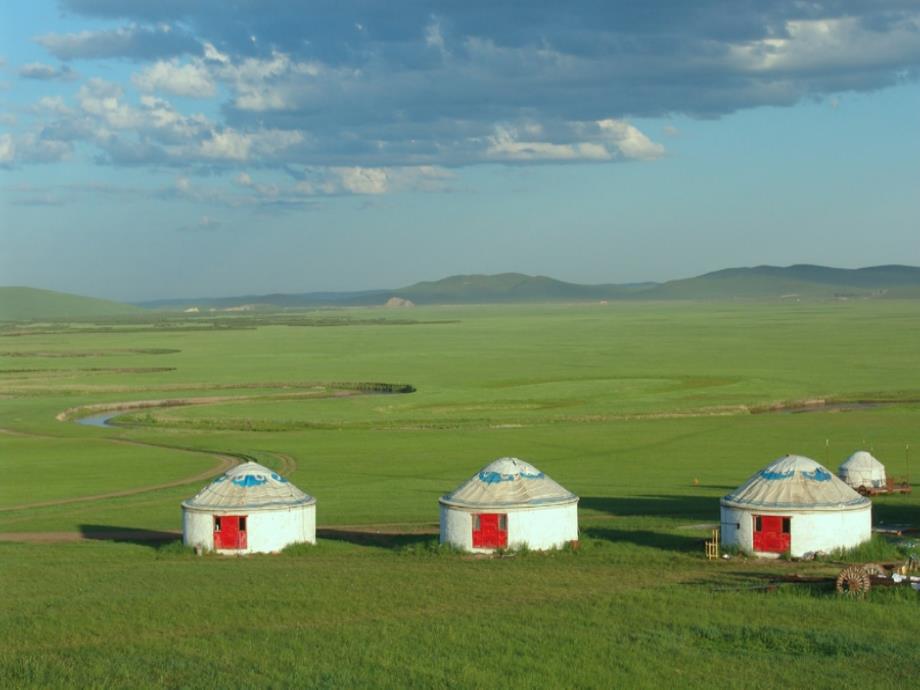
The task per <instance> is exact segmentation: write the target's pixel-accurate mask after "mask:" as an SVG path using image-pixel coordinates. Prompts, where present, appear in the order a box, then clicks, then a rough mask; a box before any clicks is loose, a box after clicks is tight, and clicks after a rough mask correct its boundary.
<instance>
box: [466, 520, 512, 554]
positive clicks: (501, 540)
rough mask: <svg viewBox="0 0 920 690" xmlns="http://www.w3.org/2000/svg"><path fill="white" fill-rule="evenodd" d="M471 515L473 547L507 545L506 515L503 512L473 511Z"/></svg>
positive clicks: (483, 547)
mask: <svg viewBox="0 0 920 690" xmlns="http://www.w3.org/2000/svg"><path fill="white" fill-rule="evenodd" d="M472 517H473V548H474V549H500V548H502V547H505V546H508V516H507V515H506V514H505V513H474V514H473V516H472Z"/></svg>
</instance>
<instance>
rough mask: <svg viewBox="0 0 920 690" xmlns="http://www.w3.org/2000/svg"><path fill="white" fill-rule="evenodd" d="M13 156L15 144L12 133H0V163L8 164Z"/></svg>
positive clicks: (14, 154)
mask: <svg viewBox="0 0 920 690" xmlns="http://www.w3.org/2000/svg"><path fill="white" fill-rule="evenodd" d="M15 157H16V144H15V143H14V142H13V135H12V134H8V133H4V134H0V165H9V164H10V163H12V162H13V159H14V158H15Z"/></svg>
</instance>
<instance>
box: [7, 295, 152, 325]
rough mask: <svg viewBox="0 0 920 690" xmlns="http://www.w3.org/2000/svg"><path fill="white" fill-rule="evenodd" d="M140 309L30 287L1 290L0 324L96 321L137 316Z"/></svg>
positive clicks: (140, 311)
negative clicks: (88, 319)
mask: <svg viewBox="0 0 920 690" xmlns="http://www.w3.org/2000/svg"><path fill="white" fill-rule="evenodd" d="M140 313H143V311H142V310H141V309H140V308H139V307H134V306H131V305H129V304H121V303H119V302H112V301H110V300H104V299H95V298H93V297H81V296H79V295H71V294H69V293H66V292H55V291H54V290H39V289H37V288H30V287H0V321H37V320H42V319H68V318H71V319H72V318H98V317H102V316H126V315H130V314H140Z"/></svg>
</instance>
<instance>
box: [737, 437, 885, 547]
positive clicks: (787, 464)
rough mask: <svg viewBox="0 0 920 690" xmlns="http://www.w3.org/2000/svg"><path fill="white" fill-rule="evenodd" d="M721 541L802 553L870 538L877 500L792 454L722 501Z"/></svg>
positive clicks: (754, 477)
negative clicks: (860, 493)
mask: <svg viewBox="0 0 920 690" xmlns="http://www.w3.org/2000/svg"><path fill="white" fill-rule="evenodd" d="M721 505H722V545H723V546H738V547H740V548H741V549H742V550H743V551H745V552H747V553H752V554H754V555H757V556H768V557H769V556H773V557H775V556H779V555H780V554H784V553H788V554H789V555H790V556H802V555H804V554H806V553H809V552H814V551H824V552H829V551H832V550H833V549H837V548H850V547H853V546H856V545H858V544H861V543H863V542H864V541H867V540H868V539H869V537H870V536H871V529H872V503H871V502H870V501H869V499H868V498H866V497H865V496H860V495H859V494H858V493H856V492H855V491H853V489H851V488H850V487H849V486H847V485H846V484H844V483H843V482H842V481H841V480H840V479H838V478H837V477H835V476H834V475H833V474H831V473H830V472H828V471H827V470H826V469H825V468H824V467H822V466H821V465H820V464H818V463H817V462H815V461H814V460H812V459H811V458H805V457H802V456H800V455H787V456H785V457H782V458H780V459H779V460H777V461H776V462H774V463H772V464H770V465H767V467H765V468H764V469H762V470H760V472H758V473H757V474H755V475H754V476H753V477H751V478H750V479H748V480H747V481H746V482H745V483H744V484H742V485H741V486H739V487H738V488H737V489H736V490H735V491H733V492H732V493H730V494H729V495H728V496H725V497H724V498H723V499H722V501H721Z"/></svg>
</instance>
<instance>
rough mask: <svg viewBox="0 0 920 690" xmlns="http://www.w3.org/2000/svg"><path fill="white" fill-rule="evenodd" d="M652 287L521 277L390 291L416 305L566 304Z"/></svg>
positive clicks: (453, 280) (464, 278)
mask: <svg viewBox="0 0 920 690" xmlns="http://www.w3.org/2000/svg"><path fill="white" fill-rule="evenodd" d="M650 285H655V283H651V284H650V283H643V284H641V285H639V286H635V285H579V284H577V283H566V282H564V281H561V280H556V279H555V278H547V277H546V276H529V275H525V274H523V273H499V274H497V275H458V276H450V277H449V278H444V279H442V280H435V281H430V282H422V283H416V284H415V285H410V286H409V287H406V288H402V289H399V290H393V291H392V294H393V296H395V297H402V298H404V299H411V300H412V301H413V302H415V303H416V304H483V303H489V302H570V301H582V300H597V299H618V298H622V297H626V296H628V295H631V294H634V293H635V292H636V291H637V290H641V289H643V288H647V287H649V286H650Z"/></svg>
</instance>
